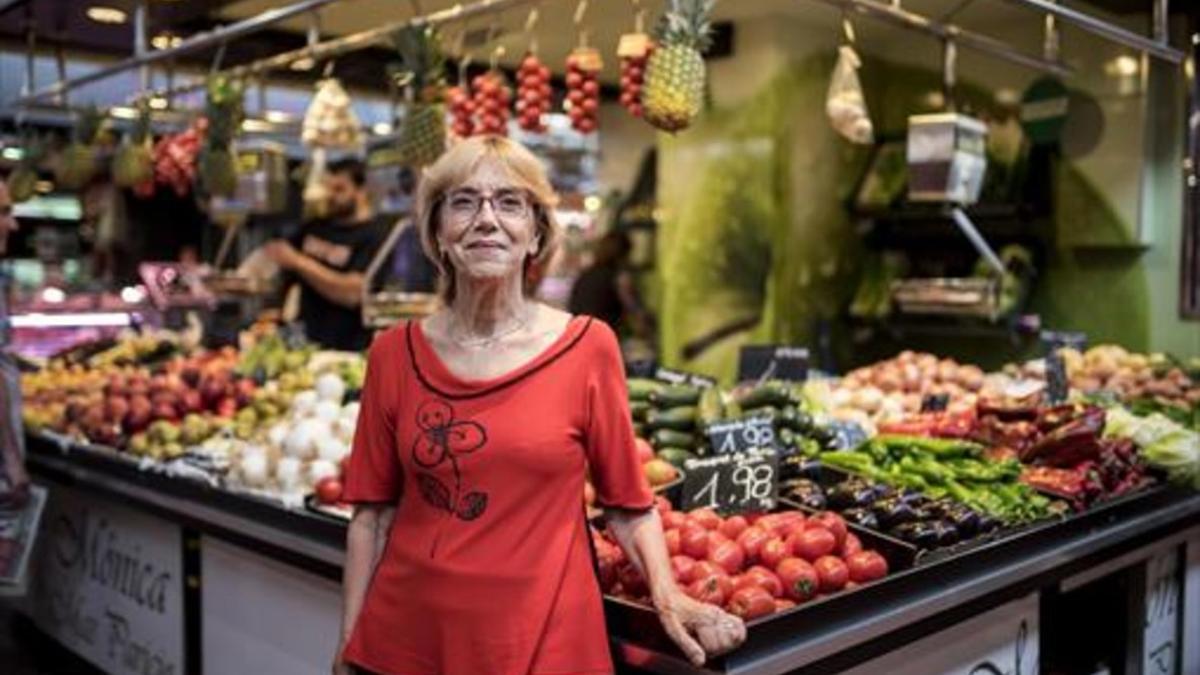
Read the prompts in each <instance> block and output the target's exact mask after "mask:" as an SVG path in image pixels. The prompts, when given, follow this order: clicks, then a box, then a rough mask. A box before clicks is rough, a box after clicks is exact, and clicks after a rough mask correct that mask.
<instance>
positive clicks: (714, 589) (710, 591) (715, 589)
mask: <svg viewBox="0 0 1200 675" xmlns="http://www.w3.org/2000/svg"><path fill="white" fill-rule="evenodd" d="M721 578H722V577H721V576H720V575H716V574H711V575H709V576H707V577H701V578H698V579H696V580H695V581H693V582H692V583H691V584H689V585H688V587H687V589H686V591H685V592H686V593H687V594H688V595H690V596H692V597H693V598H695V599H697V600H699V601H700V602H707V603H708V604H710V605H716V606H718V607H721V606H723V605H724V604H725V598H726V596H728V592H727V589H726V588H725V585H724V583H723V582H722V581H721ZM726 578H728V577H726Z"/></svg>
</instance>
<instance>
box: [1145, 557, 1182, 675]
mask: <svg viewBox="0 0 1200 675" xmlns="http://www.w3.org/2000/svg"><path fill="white" fill-rule="evenodd" d="M1181 590H1182V588H1181V587H1180V583H1179V550H1178V548H1172V549H1170V550H1169V551H1165V552H1163V553H1160V554H1158V555H1156V556H1154V557H1153V558H1151V559H1150V560H1148V561H1147V562H1146V623H1145V630H1144V632H1143V637H1142V673H1143V675H1174V673H1175V664H1176V662H1177V661H1178V660H1179V594H1180V591H1181Z"/></svg>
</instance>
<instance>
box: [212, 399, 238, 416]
mask: <svg viewBox="0 0 1200 675" xmlns="http://www.w3.org/2000/svg"><path fill="white" fill-rule="evenodd" d="M237 409H238V405H237V401H236V400H235V399H233V398H230V397H228V396H226V397H225V398H222V399H220V400H219V401H217V405H216V410H215V411H216V413H217V415H218V416H219V417H226V418H228V417H233V416H234V415H235V414H237Z"/></svg>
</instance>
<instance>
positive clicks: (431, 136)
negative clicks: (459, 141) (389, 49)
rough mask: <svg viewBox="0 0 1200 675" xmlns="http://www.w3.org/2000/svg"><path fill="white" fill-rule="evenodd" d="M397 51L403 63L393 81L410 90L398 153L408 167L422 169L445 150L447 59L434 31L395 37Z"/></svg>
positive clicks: (419, 29)
mask: <svg viewBox="0 0 1200 675" xmlns="http://www.w3.org/2000/svg"><path fill="white" fill-rule="evenodd" d="M396 49H397V51H399V52H400V63H399V64H398V66H397V68H396V69H395V70H394V74H393V77H395V79H396V83H397V84H398V85H399V86H402V87H405V88H406V89H407V90H408V98H409V105H408V110H407V112H406V114H405V116H404V119H403V120H402V121H401V123H400V134H399V140H398V141H397V150H398V151H399V154H400V157H401V161H403V162H404V163H405V164H408V165H409V166H413V167H421V166H425V165H427V164H432V163H433V162H434V160H436V159H437V158H438V157H440V156H441V154H442V153H443V152H444V151H445V149H446V111H445V109H444V108H443V107H442V90H443V88H444V87H445V59H444V57H443V56H442V51H441V46H440V45H439V43H438V36H437V32H436V31H434V29H433V28H422V27H418V26H409V27H407V28H405V29H403V30H401V31H400V32H399V33H397V34H396Z"/></svg>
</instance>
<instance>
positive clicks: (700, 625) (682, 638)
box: [656, 589, 746, 666]
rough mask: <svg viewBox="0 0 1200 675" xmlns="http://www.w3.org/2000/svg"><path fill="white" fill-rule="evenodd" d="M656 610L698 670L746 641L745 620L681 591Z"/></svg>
mask: <svg viewBox="0 0 1200 675" xmlns="http://www.w3.org/2000/svg"><path fill="white" fill-rule="evenodd" d="M656 606H657V609H658V618H659V620H660V621H662V625H663V628H665V629H666V631H667V635H670V636H671V639H672V640H674V641H675V644H677V645H679V648H680V649H682V650H683V653H684V654H685V655H686V656H687V658H688V660H689V661H691V662H692V665H694V666H702V665H704V660H705V659H706V658H707V657H709V656H719V655H721V654H725V653H727V652H730V651H732V650H734V649H736V648H737V647H738V646H739V645H741V644H742V643H743V642H745V641H746V624H745V623H743V622H742V620H741V619H739V618H738V617H736V616H734V615H732V614H729V613H728V612H726V611H724V610H722V609H721V608H720V607H717V606H715V605H709V604H706V603H703V602H700V601H699V600H695V599H693V598H691V597H689V596H688V595H686V594H685V593H684V592H683V591H681V590H679V589H676V590H675V591H674V592H671V593H669V594H668V595H667V596H666V597H664V598H663V599H662V600H661V601H658V602H657V603H656Z"/></svg>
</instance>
